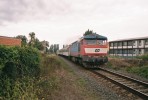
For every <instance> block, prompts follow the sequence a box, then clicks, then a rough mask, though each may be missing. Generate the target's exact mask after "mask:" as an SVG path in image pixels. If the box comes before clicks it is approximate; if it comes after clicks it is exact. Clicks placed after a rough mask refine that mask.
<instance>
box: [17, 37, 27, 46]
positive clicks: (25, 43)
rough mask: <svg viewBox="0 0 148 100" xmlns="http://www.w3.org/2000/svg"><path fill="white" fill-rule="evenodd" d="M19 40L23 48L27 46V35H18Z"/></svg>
mask: <svg viewBox="0 0 148 100" xmlns="http://www.w3.org/2000/svg"><path fill="white" fill-rule="evenodd" d="M16 38H17V39H21V40H22V41H21V46H26V45H27V37H26V36H25V35H18V36H16Z"/></svg>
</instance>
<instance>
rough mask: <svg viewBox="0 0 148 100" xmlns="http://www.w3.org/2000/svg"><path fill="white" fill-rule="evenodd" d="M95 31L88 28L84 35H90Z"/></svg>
mask: <svg viewBox="0 0 148 100" xmlns="http://www.w3.org/2000/svg"><path fill="white" fill-rule="evenodd" d="M93 33H94V32H93V31H92V30H89V29H88V30H87V31H86V32H85V33H84V34H83V36H85V35H89V34H93Z"/></svg>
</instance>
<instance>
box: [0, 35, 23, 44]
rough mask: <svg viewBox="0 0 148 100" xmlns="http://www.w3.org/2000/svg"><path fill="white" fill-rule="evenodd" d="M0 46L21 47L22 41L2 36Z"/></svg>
mask: <svg viewBox="0 0 148 100" xmlns="http://www.w3.org/2000/svg"><path fill="white" fill-rule="evenodd" d="M0 45H6V46H21V39H16V38H13V37H6V36H0Z"/></svg>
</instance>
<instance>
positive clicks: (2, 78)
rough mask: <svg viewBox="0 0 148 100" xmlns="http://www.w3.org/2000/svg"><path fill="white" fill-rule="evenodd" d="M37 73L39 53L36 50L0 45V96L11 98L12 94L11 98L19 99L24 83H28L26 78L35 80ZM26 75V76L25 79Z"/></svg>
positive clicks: (38, 72)
mask: <svg viewBox="0 0 148 100" xmlns="http://www.w3.org/2000/svg"><path fill="white" fill-rule="evenodd" d="M39 75H40V53H39V51H38V50H36V49H35V48H32V47H6V46H0V98H1V97H2V98H3V99H8V98H9V99H12V98H13V96H14V98H13V99H20V97H21V96H23V94H22V95H21V96H19V95H20V94H21V93H24V91H25V90H26V87H27V86H26V85H25V86H24V84H29V83H30V81H27V80H28V79H29V80H35V79H36V78H38V77H39ZM26 77H28V78H27V80H26ZM20 80H24V81H20ZM25 80H26V81H25ZM18 85H19V87H18ZM22 86H23V87H22ZM20 88H21V89H20ZM30 88H31V87H30ZM28 90H29V89H28ZM18 91H19V92H20V93H18ZM16 92H17V93H18V94H17V93H16ZM32 92H33V91H32ZM25 93H27V91H26V92H25ZM30 93H31V92H30ZM27 95H29V94H27ZM32 95H33V94H32ZM15 97H16V98H15ZM18 97H19V98H18ZM13 99H12V100H13Z"/></svg>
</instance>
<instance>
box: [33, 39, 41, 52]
mask: <svg viewBox="0 0 148 100" xmlns="http://www.w3.org/2000/svg"><path fill="white" fill-rule="evenodd" d="M33 47H35V48H37V49H38V50H43V49H44V46H43V44H42V42H40V41H39V39H38V38H36V39H35V41H34V44H33Z"/></svg>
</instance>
